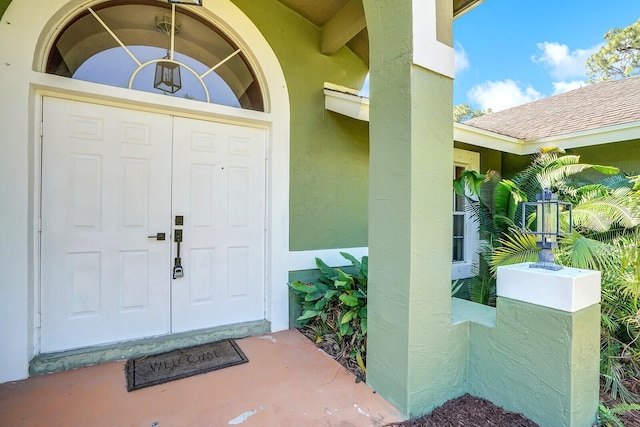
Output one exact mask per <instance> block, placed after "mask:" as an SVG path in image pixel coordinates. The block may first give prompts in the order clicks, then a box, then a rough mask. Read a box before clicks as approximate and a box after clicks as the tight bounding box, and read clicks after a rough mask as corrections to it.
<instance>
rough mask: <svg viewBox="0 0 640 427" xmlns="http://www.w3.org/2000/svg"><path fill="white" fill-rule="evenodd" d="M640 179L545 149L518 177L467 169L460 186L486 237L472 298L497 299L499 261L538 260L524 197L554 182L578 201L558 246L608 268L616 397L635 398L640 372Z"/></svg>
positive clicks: (606, 341)
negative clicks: (629, 382) (633, 385)
mask: <svg viewBox="0 0 640 427" xmlns="http://www.w3.org/2000/svg"><path fill="white" fill-rule="evenodd" d="M639 181H640V179H639V178H638V177H629V176H625V175H624V174H621V173H619V171H618V170H617V169H616V168H613V167H607V166H599V165H588V164H582V163H579V157H578V156H571V155H565V154H564V153H562V152H560V151H559V150H555V149H550V150H542V151H541V152H540V153H539V154H538V155H536V156H534V157H533V159H532V163H531V165H530V166H529V167H527V168H526V169H525V170H524V171H522V172H520V173H518V174H517V175H516V176H514V177H513V178H512V179H511V180H505V179H500V177H499V176H498V175H497V174H496V173H494V172H491V173H488V174H486V175H481V174H478V173H477V172H468V173H465V174H463V176H461V177H460V178H459V179H458V180H456V182H454V189H455V190H456V192H458V194H463V192H466V194H467V195H470V196H468V201H469V203H468V204H469V205H471V210H472V214H473V215H474V217H475V218H476V220H477V222H478V226H479V231H480V238H481V239H482V240H483V241H484V244H483V245H482V246H481V250H480V252H481V253H480V255H481V257H480V263H479V265H478V266H477V267H476V270H477V273H478V277H476V278H473V279H472V280H471V284H470V287H471V289H470V295H471V299H472V300H474V301H476V302H480V303H483V304H492V302H493V301H495V291H494V290H493V288H492V287H491V283H492V281H495V275H496V270H497V267H499V266H501V265H508V264H514V263H521V262H535V261H536V260H537V257H538V251H539V249H538V248H537V247H536V242H535V239H534V238H533V237H532V236H531V235H527V234H524V233H522V232H521V231H520V230H521V228H522V222H523V219H522V218H523V216H522V202H524V201H527V200H533V199H534V197H535V194H537V193H540V192H541V189H542V188H550V189H552V190H553V191H554V192H556V194H557V195H558V198H559V200H562V201H567V202H571V203H572V204H573V223H574V229H573V231H572V232H571V233H568V234H567V235H566V236H565V237H564V238H562V239H560V241H559V244H558V248H556V250H555V255H556V260H557V262H558V263H559V264H562V265H567V266H572V267H576V268H585V269H593V270H600V271H602V302H601V307H602V313H601V323H602V327H601V331H602V335H601V366H600V368H601V369H600V370H601V376H602V379H603V382H604V385H605V389H606V390H607V391H609V392H610V393H611V394H612V396H613V397H620V398H622V399H623V400H624V401H625V402H636V401H638V396H636V395H634V394H633V393H632V392H631V391H630V390H628V388H627V387H625V380H626V379H627V378H629V377H637V376H638V375H640V340H639V338H640V313H639V311H638V309H639V306H638V299H639V297H640V185H638V182H639ZM534 217H535V213H532V214H531V215H529V216H525V229H529V228H530V227H532V226H535V218H534ZM561 226H562V227H564V228H565V230H564V231H565V232H568V231H569V230H568V229H567V228H568V218H567V214H566V213H565V214H564V215H563V217H562V218H561Z"/></svg>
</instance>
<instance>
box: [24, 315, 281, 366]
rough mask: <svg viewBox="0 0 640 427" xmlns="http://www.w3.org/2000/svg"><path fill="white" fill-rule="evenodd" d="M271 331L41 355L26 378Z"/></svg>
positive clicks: (176, 337) (260, 325)
mask: <svg viewBox="0 0 640 427" xmlns="http://www.w3.org/2000/svg"><path fill="white" fill-rule="evenodd" d="M270 331H271V322H269V321H266V320H257V321H253V322H244V323H236V324H233V325H224V326H219V327H216V328H211V329H199V330H196V331H189V332H181V333H178V334H170V335H161V336H156V337H149V338H142V339H139V340H133V341H124V342H119V343H115V344H108V345H101V346H95V347H88V348H82V349H76V350H68V351H61V352H56V353H44V354H39V355H38V356H36V357H34V358H33V359H32V360H31V363H30V364H29V375H30V376H34V375H41V374H50V373H53V372H58V371H67V370H71V369H77V368H82V367H85V366H93V365H97V364H100V363H106V362H115V361H118V360H127V359H130V358H132V357H141V356H145V355H149V354H156V353H162V352H165V351H171V350H175V349H177V348H182V347H189V346H193V345H197V344H203V343H207V342H213V341H218V340H222V339H226V338H244V337H248V336H252V335H261V334H266V333H269V332H270Z"/></svg>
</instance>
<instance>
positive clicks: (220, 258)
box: [172, 118, 266, 332]
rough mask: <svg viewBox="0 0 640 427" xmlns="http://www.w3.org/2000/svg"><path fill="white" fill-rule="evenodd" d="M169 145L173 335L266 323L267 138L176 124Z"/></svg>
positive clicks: (249, 131) (260, 133) (229, 128)
mask: <svg viewBox="0 0 640 427" xmlns="http://www.w3.org/2000/svg"><path fill="white" fill-rule="evenodd" d="M173 140H174V167H173V214H174V215H183V216H184V222H185V224H184V226H183V227H178V228H183V243H182V248H181V255H182V265H183V266H184V277H183V278H180V279H174V280H173V286H172V329H173V331H174V332H182V331H188V330H192V329H200V328H207V327H214V326H220V325H224V324H230V323H238V322H245V321H250V320H259V319H264V315H265V314H264V283H265V281H264V275H265V273H264V251H265V242H264V226H265V222H264V212H265V143H266V131H265V130H262V129H253V128H246V127H241V126H235V125H230V124H221V123H211V122H205V121H197V120H189V119H183V118H175V119H174V139H173ZM175 248H176V246H175V243H174V255H173V256H174V257H175Z"/></svg>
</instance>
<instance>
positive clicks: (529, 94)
mask: <svg viewBox="0 0 640 427" xmlns="http://www.w3.org/2000/svg"><path fill="white" fill-rule="evenodd" d="M467 97H468V98H469V101H471V102H472V103H473V104H477V105H479V106H480V109H482V110H486V109H488V108H491V109H492V110H493V111H494V112H496V111H501V110H506V109H507V108H511V107H515V106H516V105H520V104H525V103H527V102H531V101H535V100H536V99H540V98H542V94H541V93H540V92H538V91H537V90H535V89H534V88H533V87H531V86H527V87H526V88H521V86H520V85H519V84H518V83H516V82H514V81H513V80H511V79H507V80H503V81H498V82H491V81H488V82H484V83H482V84H479V85H475V86H474V87H472V88H471V90H470V91H469V92H467Z"/></svg>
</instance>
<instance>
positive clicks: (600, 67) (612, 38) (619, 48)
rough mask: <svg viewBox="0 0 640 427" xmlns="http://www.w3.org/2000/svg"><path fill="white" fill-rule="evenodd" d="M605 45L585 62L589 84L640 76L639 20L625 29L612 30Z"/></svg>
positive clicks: (605, 37) (605, 36)
mask: <svg viewBox="0 0 640 427" xmlns="http://www.w3.org/2000/svg"><path fill="white" fill-rule="evenodd" d="M604 39H605V41H606V44H605V45H604V46H603V47H602V48H601V49H600V50H599V51H597V52H596V53H594V54H593V55H591V56H590V57H589V59H588V60H587V74H588V75H589V83H595V82H598V81H602V80H609V79H616V78H621V77H630V76H636V75H638V74H640V19H638V20H637V21H636V22H634V23H633V24H631V25H629V26H628V27H625V28H612V29H611V30H609V31H608V32H607V33H606V34H605V35H604Z"/></svg>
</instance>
